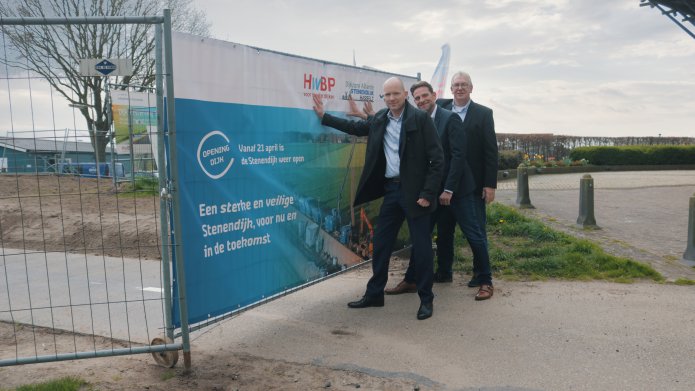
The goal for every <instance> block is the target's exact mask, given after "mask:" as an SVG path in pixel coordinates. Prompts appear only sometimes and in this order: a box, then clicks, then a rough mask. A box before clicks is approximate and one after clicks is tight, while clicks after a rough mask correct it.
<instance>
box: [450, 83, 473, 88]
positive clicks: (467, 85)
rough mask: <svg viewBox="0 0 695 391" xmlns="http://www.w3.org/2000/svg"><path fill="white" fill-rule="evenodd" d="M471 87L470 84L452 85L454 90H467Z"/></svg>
mask: <svg viewBox="0 0 695 391" xmlns="http://www.w3.org/2000/svg"><path fill="white" fill-rule="evenodd" d="M469 86H470V84H468V83H456V84H452V85H451V88H453V89H459V88H464V89H465V88H468V87H469Z"/></svg>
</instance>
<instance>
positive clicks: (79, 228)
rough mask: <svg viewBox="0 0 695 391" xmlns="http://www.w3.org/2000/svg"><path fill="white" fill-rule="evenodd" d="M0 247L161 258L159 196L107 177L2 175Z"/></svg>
mask: <svg viewBox="0 0 695 391" xmlns="http://www.w3.org/2000/svg"><path fill="white" fill-rule="evenodd" d="M0 247H3V248H9V249H20V250H23V251H27V250H38V251H67V252H72V253H84V252H86V253H88V254H104V255H109V256H114V257H121V256H123V257H126V258H140V259H159V258H160V251H159V197H157V196H141V197H137V198H135V197H132V196H130V195H127V194H124V193H118V192H117V191H115V189H114V187H113V184H112V183H111V182H110V181H109V180H105V179H102V180H98V179H94V178H80V177H71V176H53V175H45V176H35V175H17V176H15V175H0Z"/></svg>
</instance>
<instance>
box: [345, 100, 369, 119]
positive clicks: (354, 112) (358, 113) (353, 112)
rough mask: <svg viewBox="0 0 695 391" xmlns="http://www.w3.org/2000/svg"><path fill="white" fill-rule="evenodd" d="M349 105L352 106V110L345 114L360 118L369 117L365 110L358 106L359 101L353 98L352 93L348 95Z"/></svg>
mask: <svg viewBox="0 0 695 391" xmlns="http://www.w3.org/2000/svg"><path fill="white" fill-rule="evenodd" d="M348 105H349V107H350V110H348V111H347V112H346V113H345V115H347V116H350V117H357V118H360V119H367V115H366V114H365V113H364V111H362V110H360V109H358V108H357V103H356V102H355V100H354V99H352V95H349V96H348Z"/></svg>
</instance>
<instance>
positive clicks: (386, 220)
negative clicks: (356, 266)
mask: <svg viewBox="0 0 695 391" xmlns="http://www.w3.org/2000/svg"><path fill="white" fill-rule="evenodd" d="M383 92H384V103H386V108H385V109H383V110H380V111H379V112H377V113H376V114H375V115H374V116H373V117H370V118H369V119H368V120H362V121H350V120H346V119H343V118H337V117H335V116H332V115H330V114H327V113H325V111H324V109H323V102H322V101H321V98H320V97H319V96H318V95H314V111H315V112H316V115H317V116H318V117H319V119H321V124H323V125H326V126H330V127H332V128H335V129H338V130H340V131H343V132H345V133H348V134H351V135H355V136H360V137H364V136H368V139H367V151H366V156H365V162H364V169H363V171H362V175H361V176H360V183H359V185H358V187H357V194H356V195H355V202H354V204H355V205H360V204H362V203H365V202H369V201H372V200H376V199H378V198H381V197H383V203H382V205H381V209H380V210H379V217H378V220H377V222H376V230H375V232H374V253H373V258H372V277H371V278H370V280H369V282H368V283H367V289H366V291H365V294H364V296H363V297H362V298H361V299H360V300H357V301H353V302H350V303H348V307H350V308H365V307H383V305H384V288H385V287H386V282H387V280H388V269H389V260H390V258H391V253H392V252H393V245H394V243H395V241H396V237H397V236H398V231H399V230H400V228H401V225H402V224H403V221H404V220H405V221H407V222H408V228H409V230H410V238H411V241H412V245H413V247H412V253H411V257H412V259H413V260H415V261H416V262H415V264H414V265H413V267H414V268H415V272H416V275H417V276H418V278H417V281H416V284H417V291H418V295H419V296H420V307H419V308H418V312H417V318H418V319H420V320H422V319H427V318H429V317H431V316H432V313H433V311H434V308H433V299H434V294H433V293H432V283H433V277H434V272H433V254H432V240H431V238H430V228H429V225H430V214H431V212H432V211H433V210H434V208H436V204H437V203H436V199H437V197H438V195H439V193H438V191H439V184H440V182H441V179H442V175H443V173H444V154H443V151H442V146H441V144H440V142H439V136H438V135H437V130H436V128H435V126H434V123H433V122H432V118H430V116H429V115H428V114H427V113H425V112H424V111H420V110H418V109H416V108H415V107H413V106H412V105H410V104H409V103H408V102H407V101H406V98H407V97H408V93H407V91H406V89H405V85H404V84H403V81H402V80H400V79H399V78H397V77H392V78H389V79H388V80H386V82H385V83H384V86H383Z"/></svg>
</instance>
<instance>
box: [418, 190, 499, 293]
mask: <svg viewBox="0 0 695 391" xmlns="http://www.w3.org/2000/svg"><path fill="white" fill-rule="evenodd" d="M482 207H483V213H484V211H485V201H484V200H483V201H482ZM479 210H480V205H479V203H478V202H477V200H476V199H475V196H474V195H473V194H469V195H466V196H462V197H454V198H453V199H452V200H451V205H450V206H441V205H440V206H439V207H438V208H437V210H436V211H435V212H434V213H433V214H432V223H431V225H430V232H431V231H432V230H433V229H434V226H435V224H436V225H437V264H438V267H437V272H438V273H440V274H451V273H452V271H453V263H454V233H455V230H456V223H458V225H459V228H461V231H462V232H463V234H464V235H465V236H466V239H467V240H468V244H469V246H470V247H471V251H472V252H473V276H474V278H476V279H477V280H478V281H480V283H482V284H490V285H491V284H492V271H491V270H490V255H489V253H488V244H487V234H486V232H485V228H484V227H485V226H484V225H483V226H482V228H481V219H480V218H479V217H478V215H479V213H480V212H479ZM483 219H485V218H483ZM484 221H486V220H484ZM412 259H413V257H411V260H412ZM416 273H417V271H416V270H415V269H414V268H412V267H411V265H408V270H407V271H406V273H405V280H406V281H408V282H412V281H414V280H415V279H416V278H417V274H416Z"/></svg>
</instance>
